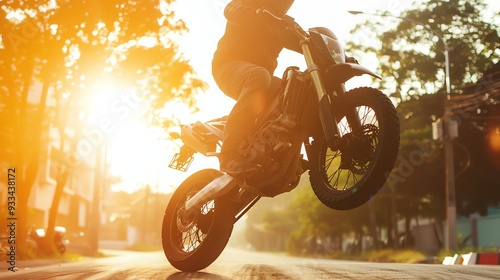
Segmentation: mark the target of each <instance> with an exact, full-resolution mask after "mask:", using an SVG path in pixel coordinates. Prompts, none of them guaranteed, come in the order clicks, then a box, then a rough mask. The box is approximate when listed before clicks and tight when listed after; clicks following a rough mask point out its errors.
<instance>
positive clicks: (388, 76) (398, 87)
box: [349, 0, 500, 98]
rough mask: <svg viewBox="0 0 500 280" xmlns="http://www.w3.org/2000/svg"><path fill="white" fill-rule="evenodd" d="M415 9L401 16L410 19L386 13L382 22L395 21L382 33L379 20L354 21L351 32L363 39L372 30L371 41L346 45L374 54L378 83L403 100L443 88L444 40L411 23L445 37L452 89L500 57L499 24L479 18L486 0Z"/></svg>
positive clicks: (434, 0)
mask: <svg viewBox="0 0 500 280" xmlns="http://www.w3.org/2000/svg"><path fill="white" fill-rule="evenodd" d="M414 7H415V8H414V9H411V10H408V11H404V12H403V13H402V14H401V18H407V19H410V21H408V20H401V19H392V18H390V17H384V21H383V22H386V21H389V20H390V21H391V23H392V22H393V21H395V22H396V25H391V26H395V28H394V29H389V30H386V31H381V30H382V28H383V27H382V26H381V24H380V22H381V21H375V23H374V21H371V20H370V21H367V22H365V23H363V24H360V25H357V26H356V28H355V29H354V35H356V34H363V35H364V36H358V38H366V36H369V35H367V34H373V35H372V37H370V42H371V43H367V41H368V40H364V41H363V42H353V43H351V44H349V49H353V50H359V52H360V53H373V54H375V56H376V57H377V59H378V60H379V62H380V66H379V71H380V73H381V75H382V76H383V77H384V79H383V80H382V86H384V87H386V88H387V92H390V93H392V94H393V96H395V97H398V98H407V96H410V95H422V94H427V93H435V92H438V91H440V90H441V91H444V69H445V58H444V50H445V49H444V44H443V42H442V40H440V39H439V38H438V37H437V36H436V35H435V34H434V33H433V32H430V31H429V30H426V29H425V28H423V27H422V26H420V25H417V24H415V23H413V22H411V21H417V22H420V23H422V24H425V25H426V26H427V27H428V29H432V30H434V31H436V32H437V33H439V34H442V37H443V38H444V39H446V40H447V43H448V46H449V50H448V51H449V57H450V79H451V85H452V88H453V89H455V90H456V89H459V88H460V87H461V85H463V84H464V83H466V82H469V81H477V80H478V79H479V78H480V74H481V73H483V72H484V71H486V70H487V69H488V68H490V67H491V66H492V65H493V64H495V63H496V62H497V61H498V60H499V59H500V37H499V34H498V27H496V26H495V24H494V23H491V22H487V21H485V19H484V18H483V17H482V16H481V11H483V10H484V9H486V8H487V7H486V5H485V4H484V1H482V0H472V1H465V0H460V1H451V0H448V1H442V0H430V1H417V2H416V3H415V4H414ZM382 15H383V14H382ZM374 36H377V37H374ZM354 38H356V36H354Z"/></svg>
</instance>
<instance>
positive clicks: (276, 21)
mask: <svg viewBox="0 0 500 280" xmlns="http://www.w3.org/2000/svg"><path fill="white" fill-rule="evenodd" d="M255 12H256V14H258V15H260V16H261V17H262V19H263V20H265V21H266V22H268V23H270V24H273V25H276V26H279V27H283V28H286V27H290V23H288V22H287V21H286V19H287V17H288V16H286V15H285V17H283V18H280V17H278V16H276V15H274V14H273V12H272V11H270V10H268V9H265V8H264V9H257V10H256V11H255Z"/></svg>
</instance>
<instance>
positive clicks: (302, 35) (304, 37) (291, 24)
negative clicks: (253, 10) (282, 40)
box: [257, 9, 310, 42]
mask: <svg viewBox="0 0 500 280" xmlns="http://www.w3.org/2000/svg"><path fill="white" fill-rule="evenodd" d="M259 13H264V14H267V15H268V16H270V17H272V18H273V19H275V20H277V21H280V22H283V23H285V25H286V28H288V29H291V30H293V31H294V32H295V34H296V35H297V37H299V39H300V40H301V41H304V42H306V41H309V38H310V36H309V33H307V31H305V30H304V29H302V27H301V26H300V25H299V24H298V23H297V22H295V19H294V18H293V17H291V16H288V15H285V16H284V17H282V18H281V17H278V16H276V15H275V14H273V13H272V12H271V11H269V10H267V9H264V10H261V9H258V10H257V14H259Z"/></svg>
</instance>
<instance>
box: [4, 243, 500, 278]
mask: <svg viewBox="0 0 500 280" xmlns="http://www.w3.org/2000/svg"><path fill="white" fill-rule="evenodd" d="M114 253H115V255H113V256H109V257H104V258H92V259H85V260H83V261H79V262H65V263H59V264H50V265H42V266H40V263H38V264H37V265H34V264H33V263H32V262H27V263H22V262H21V263H20V264H19V269H18V270H17V271H16V272H11V271H8V270H7V268H6V267H5V264H1V265H0V269H1V270H0V279H13V280H14V279H30V280H31V279H58V280H66V279H89V280H94V279H120V280H121V279H162V280H165V279H167V280H176V279H183V280H184V279H210V280H233V279H251V280H259V279H263V280H264V279H265V280H268V279H280V280H287V279H294V280H295V279H313V280H316V279H370V280H373V279H397V280H401V279H433V280H435V279H454V280H457V279H467V280H470V279H500V266H485V265H481V266H479V265H476V266H461V265H455V266H444V265H440V264H438V265H436V264H433V265H427V264H425V265H424V264H419V265H415V264H394V263H370V262H353V261H338V260H324V259H313V258H295V257H288V256H280V255H275V254H267V253H256V252H247V251H242V250H237V249H232V248H226V250H225V251H224V252H223V253H222V255H221V256H220V257H219V259H218V260H217V261H216V262H215V263H213V264H212V265H211V266H209V267H208V268H206V269H204V270H202V271H200V272H196V273H183V272H179V271H178V270H176V269H175V268H173V267H172V266H171V265H170V264H169V263H168V262H167V260H166V258H165V256H164V255H163V252H148V253H139V252H123V251H118V252H117V251H114Z"/></svg>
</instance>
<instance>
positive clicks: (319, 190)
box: [162, 11, 400, 271]
mask: <svg viewBox="0 0 500 280" xmlns="http://www.w3.org/2000/svg"><path fill="white" fill-rule="evenodd" d="M264 12H266V13H267V14H268V15H269V16H272V17H274V18H275V19H276V20H280V21H282V22H283V23H285V24H286V25H287V28H289V29H291V30H293V31H294V33H295V34H296V35H297V36H298V37H299V39H300V42H301V48H302V54H303V56H304V59H305V61H306V65H307V69H306V70H305V71H300V70H299V69H298V67H288V68H287V69H286V71H285V73H284V74H283V80H282V81H283V84H282V86H281V87H280V89H279V90H278V91H276V93H275V94H274V95H272V97H271V100H270V104H271V105H270V106H269V107H268V108H266V109H265V111H264V112H262V113H261V114H260V115H259V117H258V119H257V120H256V124H257V125H256V127H258V129H257V131H255V132H254V133H253V136H252V137H250V138H249V140H248V141H247V142H246V143H245V145H243V146H242V147H241V149H240V152H242V153H245V154H246V156H247V157H248V158H251V159H252V161H253V162H255V163H257V164H258V166H259V169H258V170H257V171H255V172H253V173H251V174H246V175H244V176H240V177H236V178H233V177H232V176H230V175H229V174H225V173H223V172H221V171H219V170H216V169H203V170H200V171H198V172H196V173H194V174H192V175H191V176H189V177H188V178H187V179H185V180H184V181H183V182H182V183H181V184H180V186H179V187H178V188H177V189H176V191H175V192H174V193H173V195H172V197H171V199H170V201H169V203H168V205H167V208H166V210H165V215H164V218H163V225H162V245H163V250H164V253H165V256H166V258H167V259H168V261H169V262H170V263H171V264H172V265H173V266H174V267H175V268H177V269H179V270H181V271H197V270H201V269H203V268H205V267H207V266H209V265H210V264H211V263H212V262H214V261H215V260H216V259H217V258H218V256H219V255H220V253H222V251H223V250H224V248H225V246H226V244H227V242H228V240H229V237H230V235H231V233H232V230H233V225H234V224H235V223H236V222H237V221H238V220H239V219H240V218H241V217H242V216H243V215H244V214H245V213H246V212H247V211H248V210H249V209H250V208H251V207H252V206H254V205H255V204H256V203H257V202H258V200H259V199H260V198H261V197H274V196H276V195H279V194H281V193H284V192H289V191H291V190H292V189H294V188H295V187H296V186H297V184H298V183H299V179H300V177H301V175H302V174H303V173H304V172H305V171H307V170H309V181H310V183H311V187H312V189H313V191H314V193H315V195H316V196H317V198H318V199H319V200H320V201H321V202H322V203H323V204H325V205H326V206H328V207H330V208H332V209H337V210H348V209H353V208H356V207H358V206H360V205H362V204H363V203H365V202H367V201H368V200H369V199H371V198H372V197H373V196H374V195H375V194H377V192H378V191H379V190H380V189H381V188H382V186H383V184H384V183H385V181H386V179H387V177H388V175H389V174H390V172H391V170H392V168H393V165H394V162H395V160H396V155H397V152H398V148H399V138H400V135H399V134H400V132H399V120H398V117H397V115H396V110H395V107H394V105H393V104H392V102H391V101H390V99H389V98H388V97H387V96H386V95H385V94H383V93H382V92H381V91H379V90H377V89H374V88H370V87H360V88H355V89H352V90H349V91H346V88H345V82H346V81H348V80H349V79H351V78H353V77H354V76H360V75H364V74H367V75H371V76H373V77H376V78H378V79H381V77H380V76H378V75H377V74H375V73H373V72H372V71H370V70H368V69H367V68H365V67H363V66H361V65H359V64H358V63H357V61H354V62H346V57H345V52H344V49H343V46H342V45H341V43H340V42H339V40H338V38H337V37H336V35H335V34H334V33H333V32H332V31H330V30H329V29H327V28H325V27H316V28H310V29H309V30H308V31H305V30H304V29H302V28H301V27H300V26H299V24H297V23H296V22H295V20H294V19H293V18H292V17H289V16H285V17H283V18H278V17H276V16H274V15H272V14H271V13H270V12H268V11H264ZM225 122H226V117H222V118H218V119H215V120H211V121H207V122H204V123H202V122H199V121H198V122H196V123H193V124H189V125H184V126H182V129H181V133H180V134H179V133H176V132H174V133H171V136H172V138H174V139H180V140H181V141H182V142H183V145H182V146H181V148H180V151H179V153H176V154H175V155H174V157H173V158H172V161H171V162H170V164H169V167H171V168H174V169H177V170H180V171H186V170H187V169H188V168H189V166H190V164H191V163H192V161H193V155H194V154H195V153H200V154H202V155H204V156H207V157H218V156H219V154H220V147H221V143H222V139H223V131H224V125H225ZM303 151H305V154H306V156H307V158H304V155H303V154H302V152H303Z"/></svg>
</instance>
